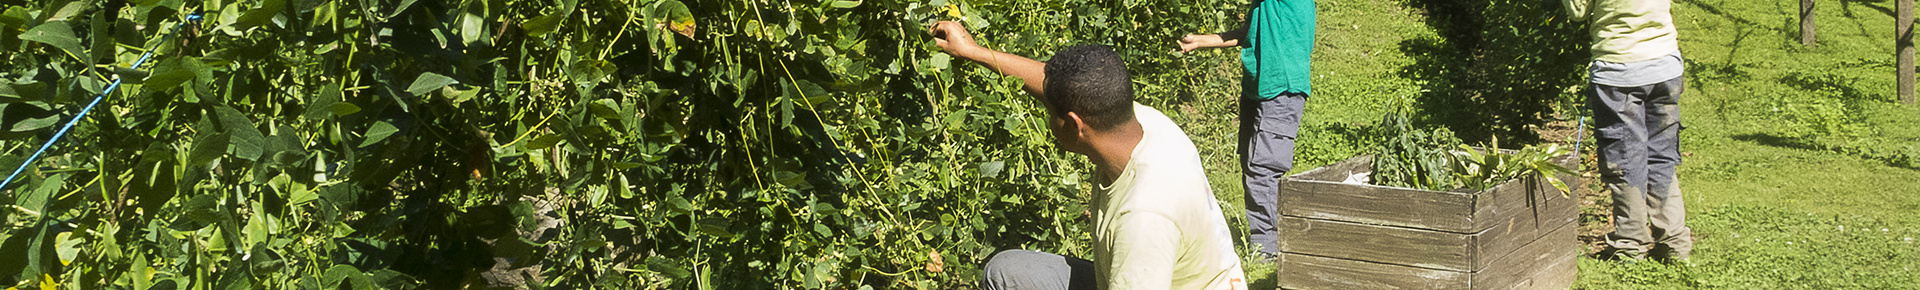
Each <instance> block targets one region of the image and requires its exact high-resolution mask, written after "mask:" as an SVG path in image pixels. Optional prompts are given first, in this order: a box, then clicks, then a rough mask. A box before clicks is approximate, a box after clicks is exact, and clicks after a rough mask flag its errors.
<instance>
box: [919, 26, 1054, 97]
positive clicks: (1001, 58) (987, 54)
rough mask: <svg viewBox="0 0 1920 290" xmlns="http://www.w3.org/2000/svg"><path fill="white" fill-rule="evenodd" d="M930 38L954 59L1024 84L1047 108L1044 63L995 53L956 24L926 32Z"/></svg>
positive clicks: (1045, 65) (1045, 64)
mask: <svg viewBox="0 0 1920 290" xmlns="http://www.w3.org/2000/svg"><path fill="white" fill-rule="evenodd" d="M927 31H928V32H929V33H932V34H933V37H934V38H933V41H934V44H936V45H939V46H940V49H944V50H946V51H947V53H949V54H952V55H953V56H956V57H960V58H964V59H967V60H972V61H974V62H978V63H980V64H984V65H986V66H987V68H989V69H993V71H994V72H999V73H1001V74H1005V75H1010V76H1014V77H1018V78H1020V79H1021V80H1025V81H1026V82H1027V85H1026V86H1025V89H1026V90H1027V93H1029V94H1033V96H1034V97H1035V98H1039V99H1040V103H1041V104H1046V103H1047V102H1046V98H1047V94H1046V91H1047V90H1046V83H1047V74H1046V69H1047V63H1044V62H1040V61H1036V60H1033V59H1030V58H1026V57H1021V56H1018V55H1014V54H1011V53H1005V52H999V51H994V50H993V49H989V48H986V47H982V46H980V44H979V43H975V42H973V34H970V33H967V28H966V27H964V26H961V25H960V23H959V22H952V21H941V22H939V23H934V24H933V28H931V29H928V30H927Z"/></svg>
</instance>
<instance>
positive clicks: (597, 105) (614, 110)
mask: <svg viewBox="0 0 1920 290" xmlns="http://www.w3.org/2000/svg"><path fill="white" fill-rule="evenodd" d="M619 108H620V103H616V102H614V101H613V99H599V100H593V102H592V103H588V104H587V110H588V111H592V112H593V115H594V116H597V117H600V118H602V119H607V120H614V121H618V120H620V119H621V116H620V109H619Z"/></svg>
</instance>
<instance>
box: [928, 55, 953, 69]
mask: <svg viewBox="0 0 1920 290" xmlns="http://www.w3.org/2000/svg"><path fill="white" fill-rule="evenodd" d="M927 59H928V60H927V64H928V65H932V66H933V69H934V70H947V68H948V67H952V66H953V56H950V55H947V54H946V53H940V52H935V53H933V56H932V57H928V58H927Z"/></svg>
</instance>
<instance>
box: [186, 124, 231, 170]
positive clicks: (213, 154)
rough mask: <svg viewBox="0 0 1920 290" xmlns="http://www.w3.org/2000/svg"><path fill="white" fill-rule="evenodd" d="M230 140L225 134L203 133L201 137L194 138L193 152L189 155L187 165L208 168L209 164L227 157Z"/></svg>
mask: <svg viewBox="0 0 1920 290" xmlns="http://www.w3.org/2000/svg"><path fill="white" fill-rule="evenodd" d="M228 138H229V137H228V135H227V133H224V132H211V131H208V132H201V136H200V137H198V138H194V141H193V151H191V152H188V153H187V164H188V165H192V166H207V163H208V162H213V160H214V159H217V158H220V156H222V155H226V154H227V146H228V145H229V144H227V142H228V140H227V139H228Z"/></svg>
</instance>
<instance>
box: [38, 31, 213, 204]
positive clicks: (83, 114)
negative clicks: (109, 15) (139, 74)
mask: <svg viewBox="0 0 1920 290" xmlns="http://www.w3.org/2000/svg"><path fill="white" fill-rule="evenodd" d="M194 22H200V13H194V14H190V15H187V20H186V21H181V22H180V23H179V24H175V25H174V26H173V31H170V32H167V35H166V36H162V37H161V38H160V43H161V44H162V45H164V44H166V43H167V40H171V39H173V35H174V34H175V33H179V32H180V29H183V28H186V26H187V23H194ZM153 51H154V49H148V50H147V52H146V53H143V54H140V60H137V61H134V62H133V66H130V67H127V69H128V70H138V69H140V65H141V64H146V63H147V60H148V59H149V58H152V57H153ZM120 81H121V79H120V77H118V76H115V77H114V78H113V84H110V85H107V89H106V90H105V91H101V92H100V94H99V95H96V96H93V101H91V102H87V106H86V107H83V108H80V113H79V114H75V115H74V116H73V119H72V120H67V124H66V125H64V126H60V131H56V132H54V133H53V138H49V139H47V143H45V144H40V149H38V150H34V151H33V155H30V156H27V160H26V161H24V162H20V167H18V168H14V169H13V173H12V174H8V175H7V179H4V180H0V188H7V185H9V184H12V183H13V178H14V177H19V176H20V173H21V172H24V171H26V170H27V167H29V166H33V162H34V161H35V160H37V159H40V154H42V153H46V152H47V148H50V147H53V144H54V143H59V142H60V138H61V137H65V136H66V135H67V131H68V130H72V129H73V125H74V124H79V123H80V120H81V119H86V118H87V113H88V112H92V111H93V107H94V106H96V105H99V104H100V100H102V99H105V98H106V97H107V95H109V94H113V89H116V88H119V87H120Z"/></svg>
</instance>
